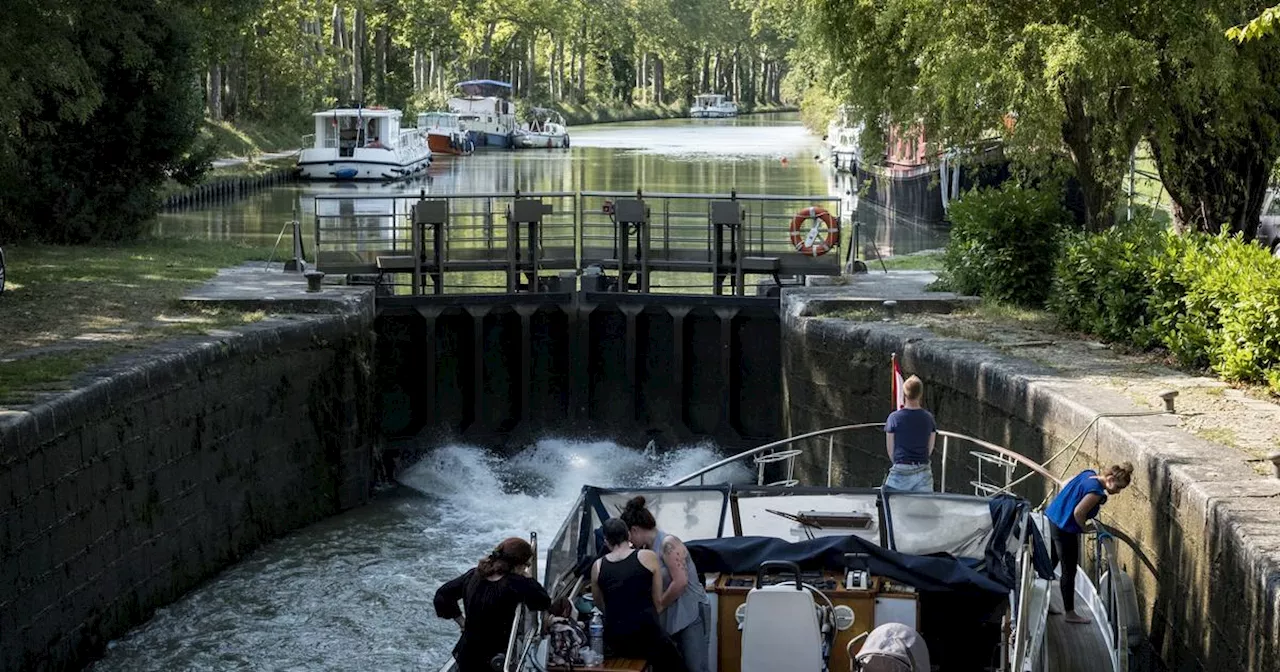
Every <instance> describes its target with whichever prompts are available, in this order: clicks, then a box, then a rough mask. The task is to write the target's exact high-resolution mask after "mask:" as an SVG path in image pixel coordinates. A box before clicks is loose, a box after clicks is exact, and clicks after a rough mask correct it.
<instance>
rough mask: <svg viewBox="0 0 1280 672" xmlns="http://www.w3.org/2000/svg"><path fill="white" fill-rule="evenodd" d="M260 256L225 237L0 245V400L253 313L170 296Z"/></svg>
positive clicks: (255, 316) (263, 252)
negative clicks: (2, 280) (196, 305)
mask: <svg viewBox="0 0 1280 672" xmlns="http://www.w3.org/2000/svg"><path fill="white" fill-rule="evenodd" d="M270 253H271V250H269V249H263V248H260V247H255V246H251V245H246V244H241V243H235V242H226V241H218V242H208V241H194V240H177V239H146V240H141V241H136V242H132V243H126V244H119V245H94V246H87V245H68V246H60V245H44V244H21V245H12V246H11V245H6V246H5V254H6V257H7V260H8V280H9V282H8V286H7V287H6V289H5V292H4V295H3V296H0V307H2V308H3V314H4V319H2V320H0V381H3V384H0V401H15V400H21V399H22V398H24V397H23V394H19V393H20V392H23V391H25V392H26V393H34V392H39V391H47V390H48V389H50V388H51V387H56V386H58V385H61V384H63V383H65V381H66V380H67V379H68V378H70V377H72V376H73V375H74V374H76V373H79V372H80V371H82V370H83V369H84V368H85V367H88V366H92V365H94V364H96V363H99V362H102V361H105V360H106V359H109V358H110V357H113V356H115V355H117V354H120V353H121V352H123V351H125V350H128V349H133V348H138V347H140V346H143V345H147V344H150V343H154V342H156V341H158V340H161V339H164V338H170V337H172V336H175V335H181V334H191V333H205V332H207V331H208V330H211V329H216V328H224V327H228V326H234V325H238V324H245V323H246V322H253V321H256V320H259V319H262V317H263V316H262V315H261V314H259V313H244V312H237V311H228V310H219V311H203V310H196V309H192V308H187V307H184V306H182V305H180V304H179V303H178V302H177V299H178V298H179V297H181V296H182V294H183V293H185V292H186V291H187V290H189V289H191V288H192V287H194V286H196V285H198V284H200V283H201V282H204V281H205V280H208V279H209V278H211V277H213V276H214V275H215V274H216V273H217V271H218V269H221V268H226V267H228V266H236V265H239V264H242V263H244V262H246V261H253V260H265V259H267V258H268V257H269V255H270Z"/></svg>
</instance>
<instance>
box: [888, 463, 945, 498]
mask: <svg viewBox="0 0 1280 672" xmlns="http://www.w3.org/2000/svg"><path fill="white" fill-rule="evenodd" d="M884 487H885V489H887V490H905V491H908V492H933V467H932V466H930V465H929V464H895V465H893V466H892V467H890V468H889V476H888V477H887V478H885V479H884Z"/></svg>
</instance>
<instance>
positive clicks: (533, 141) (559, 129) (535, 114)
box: [513, 107, 569, 149]
mask: <svg viewBox="0 0 1280 672" xmlns="http://www.w3.org/2000/svg"><path fill="white" fill-rule="evenodd" d="M529 115H530V116H529V123H527V124H525V125H523V126H522V127H520V128H517V129H516V130H515V135H514V137H513V143H514V146H515V147H516V148H517V149H550V148H553V147H568V146H569V129H568V128H566V127H565V123H564V117H562V116H560V113H559V112H556V111H555V110H548V109H544V108H541V107H535V108H533V109H532V110H530V112H529Z"/></svg>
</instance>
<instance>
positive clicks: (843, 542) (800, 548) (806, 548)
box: [685, 536, 1009, 595]
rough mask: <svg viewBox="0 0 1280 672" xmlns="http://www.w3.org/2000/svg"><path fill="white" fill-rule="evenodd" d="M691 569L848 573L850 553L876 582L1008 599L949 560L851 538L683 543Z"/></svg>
mask: <svg viewBox="0 0 1280 672" xmlns="http://www.w3.org/2000/svg"><path fill="white" fill-rule="evenodd" d="M685 546H686V547H687V548H688V549H689V554H690V555H691V556H692V557H693V563H694V564H695V565H696V566H697V567H698V571H699V572H700V573H702V572H721V573H726V572H727V573H732V574H747V573H754V572H755V571H756V570H757V569H758V568H759V567H760V565H761V563H764V562H766V561H770V560H775V561H777V560H781V561H787V562H794V563H796V564H797V565H799V566H800V569H801V570H808V571H812V570H818V569H827V570H837V571H843V570H844V569H845V568H847V567H849V560H848V559H847V558H846V557H845V555H846V554H848V553H865V554H866V559H865V565H864V566H865V568H866V569H868V570H869V571H870V572H871V574H873V575H875V576H883V577H885V578H888V579H891V580H893V581H897V582H899V583H904V584H907V585H910V586H915V588H916V589H917V590H920V591H924V592H948V591H957V592H979V593H995V594H1000V595H1005V594H1008V592H1009V587H1008V586H1003V585H1001V584H1000V583H998V582H997V581H994V580H992V579H991V578H989V577H987V576H986V575H984V574H983V573H981V572H979V571H977V570H975V569H972V568H970V567H969V566H968V565H967V564H966V563H965V562H964V561H962V560H958V559H956V558H954V557H952V556H950V555H907V554H905V553H898V552H897V551H890V550H887V549H884V548H881V547H880V546H879V545H877V544H874V543H872V542H870V541H866V540H865V539H862V538H860V537H855V536H832V537H818V538H817V539H809V540H806V541H796V542H789V541H784V540H782V539H774V538H772V537H725V538H722V539H705V540H699V541H687V542H685Z"/></svg>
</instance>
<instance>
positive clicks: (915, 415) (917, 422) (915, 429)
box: [884, 408, 938, 464]
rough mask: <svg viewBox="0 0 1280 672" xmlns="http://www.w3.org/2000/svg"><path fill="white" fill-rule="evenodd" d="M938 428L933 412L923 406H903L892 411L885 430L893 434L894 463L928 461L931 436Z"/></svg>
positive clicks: (922, 462) (921, 462) (923, 462)
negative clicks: (934, 421)
mask: <svg viewBox="0 0 1280 672" xmlns="http://www.w3.org/2000/svg"><path fill="white" fill-rule="evenodd" d="M937 430H938V427H937V425H935V424H934V423H933V414H932V413H930V412H929V411H926V410H924V409H923V408H902V409H898V410H896V411H894V412H893V413H890V414H889V419H888V420H886V421H885V423H884V431H885V433H886V434H892V435H893V463H894V464H925V463H927V462H928V461H929V437H930V436H932V435H933V433H934V432H935V431H937Z"/></svg>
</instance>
